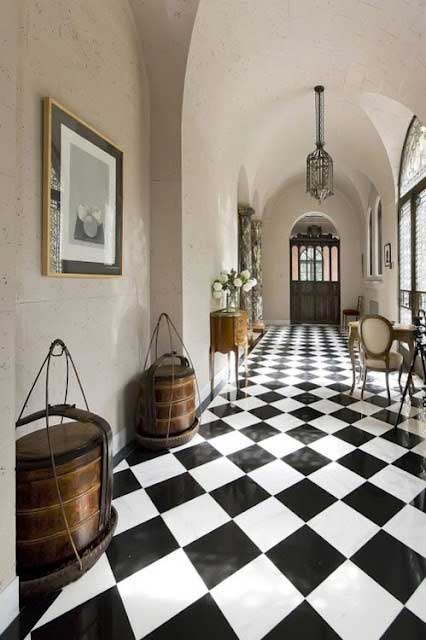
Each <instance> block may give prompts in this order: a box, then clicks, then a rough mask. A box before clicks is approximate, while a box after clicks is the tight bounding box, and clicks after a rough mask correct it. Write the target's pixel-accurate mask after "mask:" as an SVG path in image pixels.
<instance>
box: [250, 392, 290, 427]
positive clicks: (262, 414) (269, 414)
mask: <svg viewBox="0 0 426 640" xmlns="http://www.w3.org/2000/svg"><path fill="white" fill-rule="evenodd" d="M262 386H263V385H262ZM281 399H282V398H281ZM250 413H251V414H252V415H254V416H256V418H259V420H268V419H269V418H274V417H275V416H278V415H280V414H281V413H282V411H280V410H279V409H277V408H276V407H272V406H271V405H269V404H266V405H264V406H263V407H257V408H256V409H250Z"/></svg>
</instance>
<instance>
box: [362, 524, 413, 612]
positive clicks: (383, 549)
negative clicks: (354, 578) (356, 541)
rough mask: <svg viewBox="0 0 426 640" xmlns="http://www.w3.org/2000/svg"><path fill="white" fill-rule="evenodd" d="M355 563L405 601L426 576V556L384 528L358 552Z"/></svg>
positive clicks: (401, 600)
mask: <svg viewBox="0 0 426 640" xmlns="http://www.w3.org/2000/svg"><path fill="white" fill-rule="evenodd" d="M352 562H354V563H355V564H356V565H358V567H360V568H361V569H362V570H363V571H365V573H367V574H368V575H369V576H370V577H371V578H373V580H376V582H378V583H379V584H380V585H382V587H384V588H385V589H386V590H387V591H389V592H390V593H391V594H392V595H394V596H395V598H397V599H398V600H399V601H400V602H402V603H405V602H407V600H408V598H409V597H410V596H411V595H412V594H413V593H414V591H415V590H416V589H417V587H418V586H419V585H420V583H421V582H422V581H423V580H424V578H425V577H426V558H423V556H421V555H420V554H418V553H416V552H415V551H413V550H412V549H410V548H409V547H407V546H406V545H405V544H403V543H402V542H399V540H397V539H396V538H394V537H393V536H391V535H389V534H388V533H386V532H385V531H383V530H382V531H379V532H378V533H377V534H376V535H375V536H374V538H371V540H369V541H368V542H367V543H366V544H365V545H364V546H363V547H362V548H361V549H360V550H359V551H357V552H356V554H355V555H354V556H353V557H352ZM408 568H410V569H411V570H408Z"/></svg>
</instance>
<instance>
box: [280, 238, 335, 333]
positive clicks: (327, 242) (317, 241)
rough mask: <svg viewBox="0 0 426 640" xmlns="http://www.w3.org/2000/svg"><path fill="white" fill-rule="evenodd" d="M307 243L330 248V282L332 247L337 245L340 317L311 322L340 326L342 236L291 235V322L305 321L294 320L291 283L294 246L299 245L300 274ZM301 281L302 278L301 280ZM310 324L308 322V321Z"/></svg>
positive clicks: (290, 279) (290, 280)
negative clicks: (301, 249) (301, 258)
mask: <svg viewBox="0 0 426 640" xmlns="http://www.w3.org/2000/svg"><path fill="white" fill-rule="evenodd" d="M307 245H311V246H313V247H316V246H318V245H319V246H321V247H325V246H328V247H329V248H330V282H332V280H331V248H332V247H337V278H338V280H337V283H338V287H339V293H338V319H337V321H336V322H324V321H319V322H310V323H309V324H327V325H330V326H339V325H340V316H341V308H342V307H341V296H342V280H341V268H340V263H341V260H340V252H341V245H340V238H333V237H321V236H318V237H312V236H310V235H308V234H306V235H305V234H303V235H302V234H299V235H298V236H296V237H293V238H291V237H290V241H289V298H290V299H289V309H290V314H289V315H290V324H303V322H296V321H293V318H292V315H293V304H292V292H291V284H292V282H293V273H292V272H293V260H292V258H293V256H292V248H293V246H298V247H299V261H298V268H299V274H300V247H301V246H307ZM314 253H315V252H314ZM315 268H316V267H315V266H314V270H315ZM323 274H324V261H323ZM299 282H300V280H299ZM311 282H315V281H311ZM318 282H324V281H323V280H320V281H318ZM307 324H308V323H307Z"/></svg>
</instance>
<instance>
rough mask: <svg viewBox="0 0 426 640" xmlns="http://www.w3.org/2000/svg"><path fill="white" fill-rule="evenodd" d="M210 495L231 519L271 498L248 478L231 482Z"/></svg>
mask: <svg viewBox="0 0 426 640" xmlns="http://www.w3.org/2000/svg"><path fill="white" fill-rule="evenodd" d="M210 495H211V496H213V498H214V499H215V500H216V501H217V502H218V503H219V504H220V506H221V507H223V509H225V511H226V513H228V514H229V515H230V516H231V518H234V517H235V516H237V515H238V514H239V513H242V512H243V511H246V509H250V507H254V505H255V504H258V503H259V502H262V500H265V499H266V498H269V494H268V493H267V492H266V491H265V490H264V489H262V487H260V486H259V485H258V484H257V483H256V482H255V481H254V480H252V479H251V478H249V477H248V476H243V477H242V478H238V480H234V481H233V482H229V483H228V484H225V485H224V486H223V487H219V488H218V489H215V490H214V491H212V492H211V494H210Z"/></svg>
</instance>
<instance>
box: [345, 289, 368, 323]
mask: <svg viewBox="0 0 426 640" xmlns="http://www.w3.org/2000/svg"><path fill="white" fill-rule="evenodd" d="M362 302H363V297H362V296H358V302H357V304H356V309H343V311H342V325H343V327H344V328H346V327H347V326H348V318H355V319H356V320H358V318H359V317H360V315H361V311H362Z"/></svg>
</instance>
